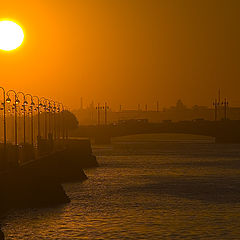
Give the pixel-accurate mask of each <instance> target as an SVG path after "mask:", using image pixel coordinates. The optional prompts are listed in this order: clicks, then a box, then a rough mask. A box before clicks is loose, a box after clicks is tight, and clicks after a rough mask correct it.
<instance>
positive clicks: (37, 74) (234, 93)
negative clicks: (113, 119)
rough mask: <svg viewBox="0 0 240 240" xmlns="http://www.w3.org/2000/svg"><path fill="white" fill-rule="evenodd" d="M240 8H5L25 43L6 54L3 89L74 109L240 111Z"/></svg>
mask: <svg viewBox="0 0 240 240" xmlns="http://www.w3.org/2000/svg"><path fill="white" fill-rule="evenodd" d="M239 13H240V1H239V0H236V1H234V0H225V1H223V0H155V1H154V0H42V1H37V0H35V1H32V0H31V1H24V0H23V1H19V0H9V1H4V2H1V8H0V18H9V19H12V20H14V21H16V22H17V23H19V24H20V25H21V26H22V28H23V29H24V33H25V41H24V44H23V45H22V46H21V47H20V48H19V49H17V50H15V51H12V52H3V51H0V79H1V85H2V86H3V87H6V88H7V89H10V88H13V89H16V90H22V91H24V92H30V93H33V94H35V95H36V94H37V95H39V96H46V97H51V98H54V99H56V100H59V101H62V102H64V103H65V104H67V105H69V106H71V107H74V108H75V107H78V106H79V105H80V98H81V96H82V97H83V99H84V101H85V103H86V102H90V101H91V100H94V101H95V102H104V101H108V102H109V105H110V106H114V107H117V106H118V105H119V104H120V103H121V104H123V106H126V105H127V106H129V107H133V106H136V105H137V103H141V104H145V103H148V104H149V105H150V106H151V105H153V104H154V102H156V101H157V100H159V103H160V106H169V105H173V104H175V102H176V101H177V99H179V98H181V99H182V100H183V102H184V103H186V104H187V105H194V104H199V105H210V104H211V102H212V100H213V98H215V97H216V95H217V89H218V88H221V90H222V95H223V96H227V97H229V101H230V104H232V105H237V104H239V105H240V94H239V91H240V67H239V66H240V65H239V64H240V61H239V57H240V46H239V44H240V28H239V26H240V14H239Z"/></svg>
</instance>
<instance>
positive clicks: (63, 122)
mask: <svg viewBox="0 0 240 240" xmlns="http://www.w3.org/2000/svg"><path fill="white" fill-rule="evenodd" d="M58 106H59V111H60V113H61V115H62V138H63V139H65V118H64V106H63V104H62V103H58ZM61 108H62V110H61ZM59 137H60V135H59Z"/></svg>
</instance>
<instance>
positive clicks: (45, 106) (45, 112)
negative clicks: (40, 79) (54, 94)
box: [40, 97, 49, 139]
mask: <svg viewBox="0 0 240 240" xmlns="http://www.w3.org/2000/svg"><path fill="white" fill-rule="evenodd" d="M42 102H43V103H42ZM47 102H49V100H48V99H46V98H45V97H41V98H40V106H41V107H43V109H44V115H45V116H44V120H45V124H44V125H45V128H44V135H45V136H44V137H45V139H47V138H48V133H47V104H48V103H47Z"/></svg>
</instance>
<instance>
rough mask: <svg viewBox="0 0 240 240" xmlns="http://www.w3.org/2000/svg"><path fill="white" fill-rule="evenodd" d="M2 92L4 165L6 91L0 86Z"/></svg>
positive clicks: (4, 153)
mask: <svg viewBox="0 0 240 240" xmlns="http://www.w3.org/2000/svg"><path fill="white" fill-rule="evenodd" d="M0 89H2V92H3V103H2V105H3V157H4V166H5V163H6V149H7V130H6V128H7V126H6V92H5V89H4V88H3V87H0Z"/></svg>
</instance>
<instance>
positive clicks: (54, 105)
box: [50, 100, 57, 140]
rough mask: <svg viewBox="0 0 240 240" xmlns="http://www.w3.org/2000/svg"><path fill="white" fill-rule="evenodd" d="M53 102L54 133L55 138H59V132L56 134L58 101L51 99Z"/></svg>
mask: <svg viewBox="0 0 240 240" xmlns="http://www.w3.org/2000/svg"><path fill="white" fill-rule="evenodd" d="M51 102H53V108H52V109H53V110H52V111H53V135H54V140H56V139H57V134H56V110H57V108H56V102H55V101H53V100H50V103H51Z"/></svg>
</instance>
